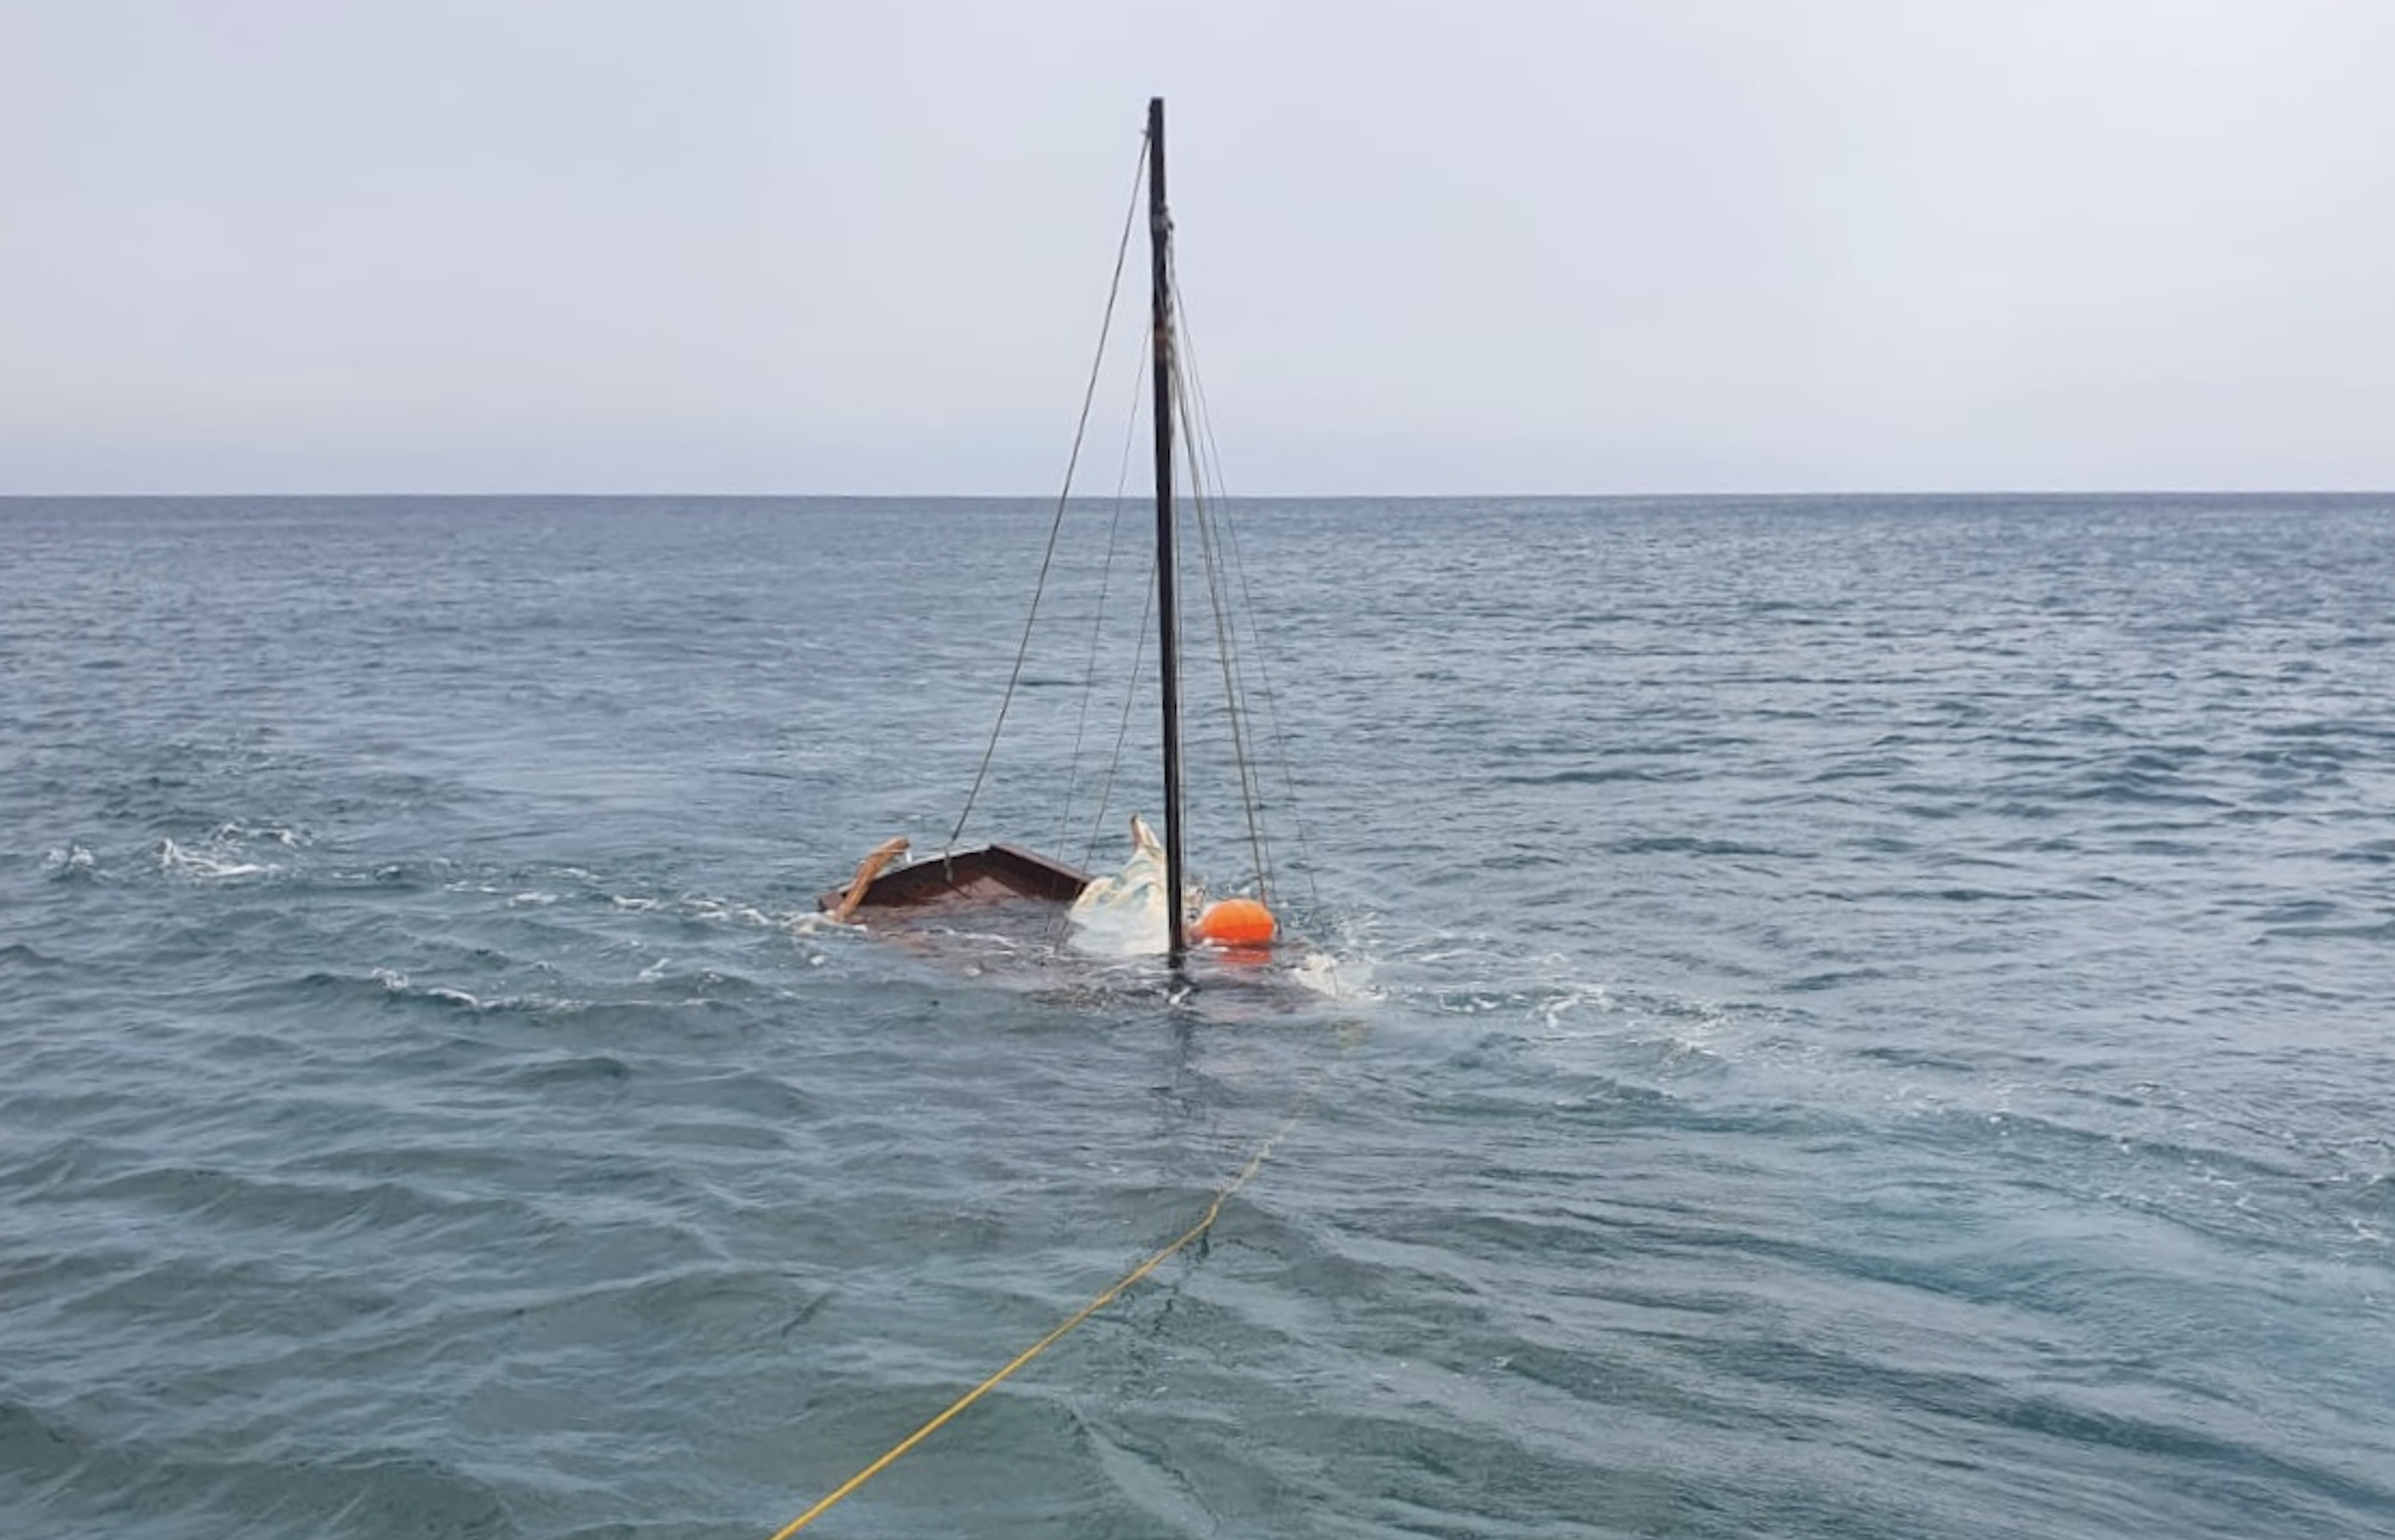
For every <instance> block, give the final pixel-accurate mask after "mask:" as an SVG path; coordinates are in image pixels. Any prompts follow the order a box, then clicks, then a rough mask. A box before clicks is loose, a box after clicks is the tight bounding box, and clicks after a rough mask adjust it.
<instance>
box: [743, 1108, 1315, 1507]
mask: <svg viewBox="0 0 2395 1540" xmlns="http://www.w3.org/2000/svg"><path fill="white" fill-rule="evenodd" d="M1313 1099H1314V1092H1313V1091H1312V1090H1308V1091H1307V1092H1306V1093H1305V1095H1303V1096H1301V1097H1299V1098H1298V1101H1297V1105H1296V1106H1295V1107H1294V1108H1292V1109H1290V1112H1289V1115H1288V1116H1287V1117H1286V1118H1284V1119H1282V1121H1281V1124H1280V1126H1279V1128H1276V1129H1274V1130H1273V1132H1272V1135H1271V1137H1269V1138H1267V1139H1266V1140H1265V1141H1264V1143H1263V1144H1262V1145H1260V1146H1258V1147H1257V1149H1256V1153H1255V1155H1253V1156H1252V1157H1251V1158H1250V1159H1249V1160H1248V1162H1247V1164H1245V1165H1244V1166H1242V1167H1240V1168H1239V1174H1238V1175H1237V1176H1235V1177H1233V1178H1232V1179H1231V1180H1230V1181H1228V1182H1226V1183H1224V1184H1223V1186H1222V1188H1221V1190H1220V1191H1219V1192H1217V1193H1216V1194H1215V1195H1214V1200H1213V1201H1212V1202H1210V1203H1208V1204H1206V1211H1205V1214H1204V1216H1203V1217H1201V1218H1200V1219H1199V1220H1198V1223H1196V1224H1194V1225H1192V1226H1190V1227H1189V1229H1187V1230H1185V1231H1183V1232H1182V1233H1181V1236H1180V1237H1179V1238H1178V1239H1176V1240H1174V1241H1173V1242H1172V1243H1171V1244H1170V1245H1168V1246H1166V1247H1164V1248H1163V1249H1162V1250H1160V1251H1158V1252H1157V1253H1156V1255H1154V1256H1152V1257H1150V1258H1149V1259H1148V1260H1147V1261H1145V1262H1142V1263H1141V1264H1140V1265H1139V1266H1137V1267H1135V1268H1133V1269H1132V1270H1131V1271H1130V1272H1128V1273H1125V1274H1124V1275H1123V1276H1122V1277H1119V1278H1117V1279H1116V1281H1115V1282H1114V1283H1113V1284H1112V1285H1111V1286H1109V1287H1108V1288H1107V1289H1106V1291H1105V1292H1104V1293H1101V1294H1100V1295H1099V1296H1098V1297H1097V1298H1095V1299H1093V1300H1091V1301H1090V1302H1089V1303H1088V1304H1086V1305H1083V1306H1082V1307H1081V1308H1080V1309H1079V1310H1076V1311H1075V1312H1074V1313H1073V1314H1072V1315H1071V1316H1068V1317H1065V1320H1064V1323H1063V1324H1061V1325H1059V1326H1058V1327H1057V1328H1056V1329H1055V1330H1054V1331H1051V1332H1049V1333H1048V1334H1047V1335H1046V1336H1044V1337H1042V1338H1040V1339H1039V1340H1038V1341H1037V1342H1035V1343H1033V1344H1032V1345H1031V1346H1030V1347H1028V1348H1026V1349H1024V1350H1023V1351H1022V1352H1021V1353H1018V1354H1016V1355H1015V1356H1014V1358H1012V1359H1011V1360H1010V1361H1009V1362H1008V1363H1007V1365H1006V1366H1005V1367H1004V1368H1002V1369H1000V1370H998V1371H997V1372H996V1373H995V1374H993V1375H991V1376H990V1377H989V1378H988V1379H986V1380H984V1381H982V1382H981V1383H980V1384H979V1385H976V1386H974V1387H973V1388H972V1389H971V1390H969V1391H967V1392H965V1393H964V1394H963V1395H962V1396H959V1397H957V1398H956V1399H955V1401H954V1404H952V1405H951V1406H950V1407H949V1408H948V1410H946V1411H944V1412H942V1413H940V1415H939V1416H937V1417H934V1418H933V1419H932V1420H931V1421H929V1422H927V1423H925V1424H923V1426H921V1427H920V1428H917V1429H915V1430H914V1432H913V1433H911V1434H909V1435H907V1436H906V1437H905V1438H904V1439H899V1440H898V1442H897V1443H895V1444H893V1445H891V1447H890V1450H889V1452H888V1453H887V1454H884V1455H883V1456H881V1458H879V1459H877V1460H875V1461H874V1462H873V1464H871V1465H869V1466H867V1467H866V1468H865V1469H864V1470H862V1471H859V1472H858V1473H857V1474H856V1475H854V1476H852V1477H850V1478H849V1479H847V1480H845V1481H842V1482H841V1483H840V1484H839V1485H838V1486H836V1487H834V1488H832V1491H831V1492H830V1493H829V1494H827V1495H826V1496H825V1497H824V1499H823V1500H822V1501H821V1502H818V1503H817V1504H816V1505H815V1506H814V1507H812V1508H810V1509H808V1510H807V1511H806V1512H805V1513H803V1514H800V1515H799V1516H798V1517H797V1518H795V1519H793V1520H791V1521H790V1522H789V1523H787V1524H784V1525H783V1526H782V1527H781V1528H779V1529H777V1530H775V1531H774V1532H773V1535H772V1540H790V1537H791V1536H792V1535H794V1534H796V1533H797V1532H798V1531H799V1530H801V1529H804V1528H805V1527H806V1526H807V1525H809V1524H811V1523H813V1522H814V1521H815V1520H818V1519H821V1518H822V1517H823V1516H824V1515H825V1514H828V1513H830V1512H831V1511H832V1507H833V1506H834V1505H835V1504H837V1503H838V1502H840V1501H841V1500H842V1499H843V1498H845V1497H847V1496H848V1495H849V1494H850V1493H851V1492H854V1491H855V1490H856V1489H857V1488H858V1487H860V1486H863V1485H864V1484H865V1483H866V1482H868V1481H870V1480H872V1479H873V1478H874V1477H876V1476H879V1475H880V1474H881V1473H882V1472H883V1471H886V1470H888V1469H889V1468H890V1467H891V1466H892V1465H894V1464H896V1463H897V1462H898V1457H899V1456H900V1455H903V1454H905V1453H906V1452H907V1451H908V1450H910V1449H912V1448H913V1447H914V1446H915V1445H916V1444H918V1443H921V1442H922V1441H923V1440H924V1439H928V1438H930V1437H931V1436H932V1435H933V1434H935V1433H937V1432H939V1431H940V1430H941V1429H942V1428H944V1427H946V1426H947V1425H948V1424H949V1422H950V1421H951V1420H952V1419H954V1417H955V1416H956V1414H957V1413H958V1412H961V1411H963V1410H964V1409H965V1408H966V1407H967V1406H970V1405H972V1404H973V1403H974V1402H975V1401H977V1400H980V1399H981V1398H983V1397H984V1396H986V1395H988V1394H989V1393H990V1392H991V1391H992V1390H994V1389H995V1388H996V1387H997V1385H998V1384H999V1383H1000V1382H1001V1381H1003V1380H1005V1379H1006V1378H1007V1377H1008V1376H1009V1375H1011V1374H1013V1373H1014V1372H1015V1371H1016V1370H1017V1369H1019V1368H1021V1367H1023V1365H1025V1364H1027V1363H1029V1362H1031V1361H1032V1359H1034V1358H1037V1357H1039V1356H1040V1355H1041V1354H1043V1353H1045V1352H1047V1351H1048V1349H1050V1348H1052V1347H1054V1346H1055V1345H1056V1344H1057V1342H1058V1341H1060V1340H1061V1339H1062V1338H1063V1337H1064V1335H1065V1333H1067V1332H1069V1331H1071V1330H1072V1329H1073V1328H1074V1327H1076V1326H1077V1325H1079V1324H1080V1323H1081V1322H1082V1321H1085V1320H1087V1319H1088V1318H1089V1317H1092V1316H1094V1315H1096V1314H1097V1313H1098V1312H1099V1311H1102V1310H1104V1309H1105V1308H1106V1307H1107V1306H1109V1305H1111V1304H1113V1303H1114V1302H1115V1301H1116V1300H1117V1299H1119V1298H1121V1296H1122V1293H1123V1291H1124V1290H1125V1289H1127V1288H1129V1287H1130V1286H1131V1285H1132V1284H1134V1283H1137V1282H1138V1281H1139V1280H1140V1279H1141V1278H1144V1277H1147V1276H1148V1275H1149V1274H1151V1273H1154V1272H1155V1271H1156V1270H1157V1268H1158V1267H1160V1266H1162V1265H1163V1264H1164V1262H1165V1261H1166V1260H1167V1259H1169V1258H1170V1257H1172V1256H1173V1255H1174V1254H1175V1253H1176V1252H1178V1251H1180V1250H1181V1249H1182V1248H1183V1247H1185V1246H1187V1245H1188V1244H1189V1243H1190V1242H1191V1241H1193V1240H1196V1239H1197V1238H1198V1236H1202V1235H1204V1234H1205V1233H1206V1232H1207V1231H1208V1230H1211V1229H1212V1228H1214V1221H1215V1220H1216V1219H1218V1218H1220V1217H1221V1216H1222V1211H1223V1205H1224V1204H1225V1203H1228V1202H1229V1201H1231V1199H1232V1198H1233V1197H1234V1196H1237V1195H1238V1191H1239V1189H1241V1188H1243V1187H1245V1186H1246V1185H1247V1184H1248V1183H1249V1182H1252V1181H1254V1180H1255V1175H1256V1173H1257V1172H1258V1171H1261V1170H1263V1169H1264V1162H1265V1161H1266V1160H1268V1159H1270V1158H1272V1154H1273V1147H1274V1146H1276V1145H1278V1144H1279V1143H1280V1141H1281V1139H1282V1138H1283V1137H1284V1136H1285V1135H1286V1134H1287V1133H1288V1131H1289V1130H1290V1129H1292V1128H1294V1127H1296V1126H1297V1120H1298V1118H1299V1117H1300V1116H1302V1115H1303V1114H1304V1113H1305V1111H1306V1106H1307V1104H1308V1103H1309V1102H1311V1101H1312V1100H1313Z"/></svg>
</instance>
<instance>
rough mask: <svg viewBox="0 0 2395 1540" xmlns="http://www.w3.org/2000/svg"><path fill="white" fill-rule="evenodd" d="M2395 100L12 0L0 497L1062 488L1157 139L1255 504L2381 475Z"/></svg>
mask: <svg viewBox="0 0 2395 1540" xmlns="http://www.w3.org/2000/svg"><path fill="white" fill-rule="evenodd" d="M2391 79H2395V3H2383V0H2252V3H2228V0H1649V3H1630V0H1474V3H1446V0H1440V3H1430V0H1421V3H1405V0H1374V3H1365V0H1353V3H1344V0H1278V3H1268V0H1203V3H1186V0H1185V3H1177V4H1169V5H1167V4H1151V3H1141V0H1081V3H1074V0H945V3H932V0H913V3H911V0H789V3H778V4H776V3H765V0H657V3H648V4H640V3H631V0H389V3H384V0H355V3H326V0H280V3H278V0H183V3H166V0H154V3H139V0H0V493H10V492H17V493H26V492H170V491H201V492H306V491H325V492H368V491H424V492H467V491H496V492H540V491H555V492H602V491H633V492H768V493H783V492H791V493H803V492H959V493H979V492H991V493H998V492H1003V493H1046V492H1052V491H1053V490H1054V487H1055V484H1056V482H1057V480H1058V478H1059V476H1060V475H1061V473H1062V468H1063V464H1064V457H1065V451H1066V448H1067V446H1068V444H1069V442H1070V437H1071V432H1072V426H1073V415H1074V412H1075V410H1076V407H1077V405H1078V401H1079V392H1080V386H1081V381H1082V377H1083V374H1084V372H1085V370H1086V369H1087V366H1088V358H1089V352H1090V348H1091V346H1092V344H1093V342H1094V340H1095V334H1096V327H1097V320H1098V314H1099V308H1100V305H1101V304H1102V303H1103V300H1104V296H1105V286H1106V279H1107V274H1108V271H1109V268H1110V266H1111V264H1112V261H1113V256H1114V248H1115V239H1116V231H1117V229H1118V227H1119V223H1120V220H1121V218H1122V213H1123V209H1124V206H1125V201H1126V199H1127V197H1128V194H1129V191H1130V187H1131V176H1132V172H1133V167H1134V161H1135V157H1136V155H1137V152H1138V145H1139V132H1140V128H1141V123H1142V119H1143V115H1144V112H1145V107H1146V101H1147V98H1148V97H1149V96H1150V95H1152V94H1162V95H1164V96H1166V97H1167V98H1169V101H1170V113H1171V122H1170V134H1169V138H1170V145H1171V149H1172V168H1171V188H1172V193H1173V206H1174V213H1175V216H1176V223H1177V228H1178V231H1179V235H1180V239H1181V243H1182V244H1181V250H1180V264H1181V273H1182V277H1183V280H1184V286H1185V289H1186V291H1187V295H1188V304H1189V308H1190V319H1191V325H1192V330H1193V334H1194V341H1195V345H1196V348H1197V355H1198V363H1199V365H1200V368H1201V370H1202V373H1203V379H1204V385H1205V389H1206V393H1207V398H1208V400H1209V402H1210V404H1211V407H1212V415H1213V422H1214V426H1215V432H1216V437H1217V439H1218V442H1219V445H1220V450H1221V458H1222V463H1223V466H1224V470H1225V472H1226V478H1227V482H1228V487H1229V490H1230V491H1232V492H1235V493H1238V492H1245V493H1259V494H1261V493H1273V492H1316V493H1341V492H1353V493H1400V492H1418V493H1457V492H1672V491H1780V490H1785V491H1834V490H1904V489H2023V488H2026V489H2057V490H2067V489H2114V488H2157V489H2159V488H2297V487H2300V488H2373V489H2383V488H2390V487H2395V87H2390V84H2389V82H2390V80H2391ZM1132 335H1134V336H1135V335H1136V329H1135V328H1134V331H1133V334H1132ZM1120 393H1122V394H1127V393H1128V392H1127V391H1124V392H1120ZM1109 394H1110V397H1112V396H1113V395H1115V394H1116V391H1114V390H1113V389H1112V388H1111V387H1110V392H1109ZM1113 431H1114V433H1115V434H1116V435H1117V437H1116V438H1110V439H1109V440H1108V441H1107V443H1106V447H1105V448H1104V449H1102V450H1100V451H1093V456H1094V459H1095V461H1096V463H1097V464H1099V465H1100V466H1103V467H1104V468H1103V469H1102V471H1101V472H1100V474H1099V476H1098V478H1097V479H1098V480H1099V481H1100V482H1102V483H1103V484H1102V485H1101V486H1100V487H1099V488H1098V489H1099V490H1111V486H1112V482H1113V477H1114V468H1113V467H1114V464H1115V462H1116V459H1117V457H1118V454H1119V445H1118V435H1119V431H1120V429H1119V427H1116V428H1115V429H1114V430H1113Z"/></svg>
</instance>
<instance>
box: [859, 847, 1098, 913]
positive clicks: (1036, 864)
mask: <svg viewBox="0 0 2395 1540" xmlns="http://www.w3.org/2000/svg"><path fill="white" fill-rule="evenodd" d="M1089 881H1090V878H1089V873H1088V872H1086V871H1080V870H1078V869H1077V868H1074V867H1069V866H1066V865H1065V864H1064V863H1063V862H1061V861H1051V860H1050V859H1048V858H1047V857H1046V856H1043V855H1039V854H1037V853H1036V852H1035V851H1030V850H1026V849H1024V848H1023V847H1022V846H1020V845H1005V844H997V845H985V846H983V847H981V848H980V849H978V850H958V851H953V852H951V853H950V854H948V855H945V856H934V857H932V858H931V859H929V860H927V861H917V862H915V863H914V864H913V865H912V866H905V867H898V868H895V869H893V870H891V871H884V872H882V873H881V874H880V875H878V876H875V877H873V879H872V880H871V881H870V882H868V883H867V885H866V889H865V896H864V897H863V898H862V899H860V900H858V902H857V907H858V908H859V909H879V910H913V911H918V912H921V911H928V912H934V913H938V912H947V911H950V910H964V909H978V908H981V907H982V906H985V905H992V904H1003V903H1008V902H1011V901H1018V900H1033V901H1036V902H1042V903H1049V904H1071V903H1072V902H1073V901H1074V900H1075V899H1076V898H1079V897H1080V896H1081V890H1082V889H1083V888H1085V887H1087V886H1089ZM847 897H848V890H847V889H846V888H836V889H834V890H832V892H829V893H826V894H824V895H822V897H821V898H819V899H818V900H817V902H818V903H819V904H820V905H821V906H822V907H823V908H825V909H827V910H836V909H838V908H839V906H840V904H841V903H842V902H843V901H844V900H845V899H846V898H847Z"/></svg>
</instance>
